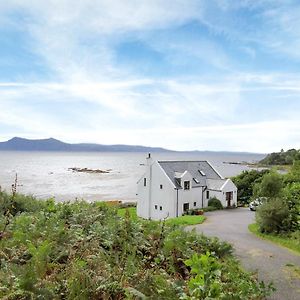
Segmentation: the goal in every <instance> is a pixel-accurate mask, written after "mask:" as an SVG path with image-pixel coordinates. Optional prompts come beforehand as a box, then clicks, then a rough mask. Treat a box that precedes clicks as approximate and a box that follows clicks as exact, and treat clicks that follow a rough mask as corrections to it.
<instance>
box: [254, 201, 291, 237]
mask: <svg viewBox="0 0 300 300" xmlns="http://www.w3.org/2000/svg"><path fill="white" fill-rule="evenodd" d="M256 222H257V224H258V226H259V230H260V231H261V232H263V233H280V232H285V231H289V230H290V226H291V223H290V214H289V208H288V206H287V204H286V202H285V201H283V200H282V199H280V198H271V199H269V200H267V201H265V202H264V203H263V204H262V205H261V206H260V207H259V208H258V209H257V212H256Z"/></svg>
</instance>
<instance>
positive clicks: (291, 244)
mask: <svg viewBox="0 0 300 300" xmlns="http://www.w3.org/2000/svg"><path fill="white" fill-rule="evenodd" d="M248 228H249V230H250V232H252V233H253V234H255V235H257V236H258V237H260V238H263V239H266V240H269V241H271V242H273V243H276V244H278V245H280V246H283V247H286V248H289V249H290V250H293V251H295V252H297V253H298V254H300V235H299V233H292V234H289V235H286V234H282V235H278V234H266V233H261V232H260V230H259V226H258V225H257V224H250V225H249V227H248Z"/></svg>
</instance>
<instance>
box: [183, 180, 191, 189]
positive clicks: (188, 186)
mask: <svg viewBox="0 0 300 300" xmlns="http://www.w3.org/2000/svg"><path fill="white" fill-rule="evenodd" d="M183 188H184V189H185V190H189V189H190V182H189V181H184V186H183Z"/></svg>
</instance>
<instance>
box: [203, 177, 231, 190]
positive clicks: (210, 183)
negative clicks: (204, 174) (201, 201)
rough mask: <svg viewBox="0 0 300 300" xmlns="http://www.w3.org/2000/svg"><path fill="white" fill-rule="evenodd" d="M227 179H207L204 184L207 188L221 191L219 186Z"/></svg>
mask: <svg viewBox="0 0 300 300" xmlns="http://www.w3.org/2000/svg"><path fill="white" fill-rule="evenodd" d="M226 181H227V179H207V180H206V184H207V188H208V189H209V190H215V191H221V187H222V186H223V185H224V183H225V182H226Z"/></svg>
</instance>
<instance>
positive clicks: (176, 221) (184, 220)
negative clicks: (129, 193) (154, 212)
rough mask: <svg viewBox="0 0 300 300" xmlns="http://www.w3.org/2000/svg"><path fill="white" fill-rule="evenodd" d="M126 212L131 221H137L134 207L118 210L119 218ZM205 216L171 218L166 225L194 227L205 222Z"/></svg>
mask: <svg viewBox="0 0 300 300" xmlns="http://www.w3.org/2000/svg"><path fill="white" fill-rule="evenodd" d="M126 210H128V212H129V215H130V218H131V219H132V220H137V219H138V216H137V214H136V207H129V208H119V209H118V215H119V216H120V217H124V216H125V214H126ZM205 219H206V217H205V216H181V217H178V218H172V219H168V220H166V223H167V224H168V225H184V226H187V225H196V224H201V223H203V222H204V221H205Z"/></svg>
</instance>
